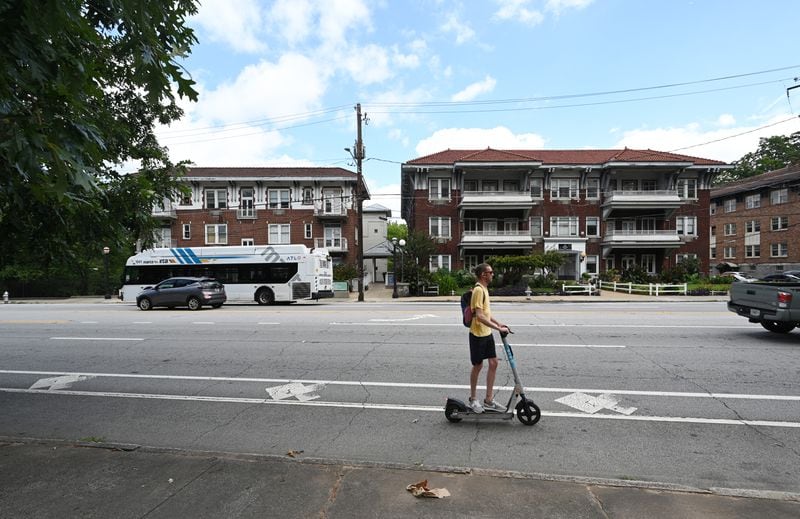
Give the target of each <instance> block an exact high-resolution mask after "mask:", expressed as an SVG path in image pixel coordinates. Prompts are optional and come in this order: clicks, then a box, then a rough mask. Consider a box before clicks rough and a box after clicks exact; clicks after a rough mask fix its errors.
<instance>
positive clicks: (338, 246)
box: [314, 238, 348, 252]
mask: <svg viewBox="0 0 800 519" xmlns="http://www.w3.org/2000/svg"><path fill="white" fill-rule="evenodd" d="M314 247H316V248H318V249H320V248H324V249H328V252H347V251H348V247H347V238H314Z"/></svg>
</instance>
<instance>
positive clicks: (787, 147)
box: [714, 132, 800, 185]
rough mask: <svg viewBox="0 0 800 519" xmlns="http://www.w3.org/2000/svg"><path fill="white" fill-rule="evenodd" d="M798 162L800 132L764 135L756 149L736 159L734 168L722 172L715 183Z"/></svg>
mask: <svg viewBox="0 0 800 519" xmlns="http://www.w3.org/2000/svg"><path fill="white" fill-rule="evenodd" d="M798 163H800V132H795V133H793V134H791V135H788V136H787V135H774V136H772V137H763V138H761V139H760V140H759V143H758V149H757V150H756V151H754V152H750V153H747V154H745V155H744V156H742V158H741V159H739V160H737V161H735V162H734V163H733V164H734V168H733V169H731V170H728V171H723V172H722V173H720V174H719V175H718V176H717V178H716V179H715V180H714V184H715V185H719V184H725V183H728V182H733V181H735V180H742V179H745V178H748V177H752V176H755V175H760V174H762V173H766V172H768V171H773V170H776V169H780V168H784V167H786V166H788V165H790V164H798Z"/></svg>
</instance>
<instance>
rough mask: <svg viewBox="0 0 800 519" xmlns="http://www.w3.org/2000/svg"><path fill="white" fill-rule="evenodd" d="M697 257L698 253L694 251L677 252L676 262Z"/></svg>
mask: <svg viewBox="0 0 800 519" xmlns="http://www.w3.org/2000/svg"><path fill="white" fill-rule="evenodd" d="M695 258H697V254H695V253H694V252H684V253H682V254H676V255H675V264H676V265H677V264H678V263H680V262H681V261H683V260H685V259H695Z"/></svg>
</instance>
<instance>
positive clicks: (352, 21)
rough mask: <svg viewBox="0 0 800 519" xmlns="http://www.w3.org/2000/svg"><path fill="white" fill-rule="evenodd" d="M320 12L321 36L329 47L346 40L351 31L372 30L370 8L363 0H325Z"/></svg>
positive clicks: (321, 4)
mask: <svg viewBox="0 0 800 519" xmlns="http://www.w3.org/2000/svg"><path fill="white" fill-rule="evenodd" d="M317 9H318V10H319V14H320V19H319V36H320V37H321V39H322V40H323V41H324V42H326V43H327V44H328V45H333V46H337V45H339V44H341V43H342V42H344V41H345V40H346V38H345V35H347V34H348V33H349V32H350V31H351V30H353V31H359V32H368V31H371V30H372V20H371V17H370V11H369V8H368V7H367V6H366V5H365V3H364V2H363V1H362V0H325V1H324V2H319V4H318V5H317Z"/></svg>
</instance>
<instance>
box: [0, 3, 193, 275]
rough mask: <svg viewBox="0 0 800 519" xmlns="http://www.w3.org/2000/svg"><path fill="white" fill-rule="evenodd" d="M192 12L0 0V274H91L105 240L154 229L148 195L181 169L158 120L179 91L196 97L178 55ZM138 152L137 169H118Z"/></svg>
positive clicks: (168, 189) (126, 242)
mask: <svg viewBox="0 0 800 519" xmlns="http://www.w3.org/2000/svg"><path fill="white" fill-rule="evenodd" d="M195 12H196V6H195V3H194V1H191V0H170V1H164V2H141V1H137V0H70V1H66V2H55V1H45V2H22V1H19V0H0V273H9V272H18V273H21V272H40V273H42V275H43V276H47V275H51V276H53V275H57V273H58V272H62V273H65V274H66V273H69V274H76V275H78V276H79V277H81V278H83V279H87V278H88V274H87V272H88V271H89V270H90V269H96V265H97V262H99V261H102V253H101V252H100V251H101V250H102V247H103V246H109V247H111V248H112V250H114V251H122V250H126V251H129V250H130V249H131V247H132V243H133V242H134V241H135V240H137V239H144V240H145V241H147V239H148V238H150V237H151V236H152V231H153V229H154V227H155V226H156V222H155V221H154V220H153V219H152V217H151V211H152V207H153V204H154V203H156V202H158V201H160V200H162V199H163V197H165V196H166V197H171V196H173V195H175V193H176V191H177V190H178V189H179V188H178V184H177V183H176V176H177V175H178V174H180V171H181V164H179V165H177V166H176V165H175V164H172V163H171V162H170V160H169V157H168V155H167V152H166V150H165V149H164V148H163V147H161V146H160V145H159V144H158V141H157V139H156V137H155V134H154V127H155V125H156V124H157V123H161V124H166V123H169V122H170V121H173V120H175V119H177V118H179V117H180V116H181V115H182V112H181V110H180V108H179V107H178V106H177V103H176V93H177V95H178V96H186V97H188V98H190V99H193V100H194V99H196V95H197V94H196V92H195V91H194V90H193V88H192V85H193V82H192V81H191V79H189V78H188V77H187V76H186V75H185V73H184V71H183V70H182V69H181V67H180V65H179V63H178V61H177V60H179V59H180V58H182V57H183V56H185V55H186V54H187V53H188V52H189V48H190V47H191V45H192V44H193V43H195V41H196V40H195V36H194V34H193V32H192V30H191V29H190V28H188V27H187V26H186V25H185V20H186V17H187V16H189V15H191V14H194V13H195ZM132 162H135V163H138V164H139V165H140V168H141V169H140V171H139V172H138V173H137V174H135V175H122V174H120V172H119V170H120V168H121V166H120V165H122V164H124V163H128V164H130V163H132ZM0 275H2V274H0ZM6 279H8V276H6ZM17 279H20V278H17ZM2 282H3V279H2V278H0V283H2Z"/></svg>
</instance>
